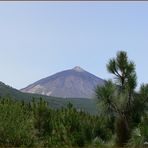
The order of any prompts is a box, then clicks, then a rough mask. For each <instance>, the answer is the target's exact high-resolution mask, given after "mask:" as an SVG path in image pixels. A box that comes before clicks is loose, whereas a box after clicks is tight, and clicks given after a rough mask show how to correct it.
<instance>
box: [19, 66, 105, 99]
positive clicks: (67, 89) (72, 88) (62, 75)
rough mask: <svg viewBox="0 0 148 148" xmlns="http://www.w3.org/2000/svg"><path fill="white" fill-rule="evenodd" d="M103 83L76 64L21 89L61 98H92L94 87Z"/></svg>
mask: <svg viewBox="0 0 148 148" xmlns="http://www.w3.org/2000/svg"><path fill="white" fill-rule="evenodd" d="M103 84H104V80H103V79H101V78H98V77H96V76H95V75H93V74H91V73H89V72H87V71H85V70H83V69H82V68H80V67H78V66H76V67H74V68H73V69H70V70H65V71H62V72H59V73H56V74H54V75H52V76H49V77H47V78H44V79H41V80H39V81H37V82H35V83H33V84H31V85H29V86H27V87H26V88H23V89H21V91H22V92H28V93H37V94H42V95H47V96H55V97H63V98H92V97H93V96H94V88H95V87H96V86H97V85H100V86H101V85H103Z"/></svg>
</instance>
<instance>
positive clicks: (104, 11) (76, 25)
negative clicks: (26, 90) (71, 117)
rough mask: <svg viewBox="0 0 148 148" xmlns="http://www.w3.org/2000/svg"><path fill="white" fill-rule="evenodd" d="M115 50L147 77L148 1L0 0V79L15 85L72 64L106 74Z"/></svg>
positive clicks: (140, 77)
mask: <svg viewBox="0 0 148 148" xmlns="http://www.w3.org/2000/svg"><path fill="white" fill-rule="evenodd" d="M118 50H125V51H127V52H128V55H129V57H130V58H131V59H132V60H134V61H135V63H136V65H137V68H136V69H137V75H138V82H139V84H140V83H143V82H145V83H146V82H147V83H148V68H147V65H148V2H0V68H1V73H0V80H1V81H3V82H4V83H6V84H9V85H10V86H13V87H15V88H17V89H20V88H22V87H25V86H26V85H28V84H30V83H33V82H35V81H36V80H38V79H41V78H43V77H47V76H49V75H51V74H54V73H56V72H59V71H61V70H65V69H70V68H73V67H74V66H76V65H79V66H81V67H82V68H84V69H85V70H87V71H89V72H91V73H93V74H95V75H96V76H99V77H101V78H103V79H108V78H112V75H110V74H108V72H107V71H106V63H107V61H108V59H109V58H111V57H114V56H115V54H116V52H117V51H118Z"/></svg>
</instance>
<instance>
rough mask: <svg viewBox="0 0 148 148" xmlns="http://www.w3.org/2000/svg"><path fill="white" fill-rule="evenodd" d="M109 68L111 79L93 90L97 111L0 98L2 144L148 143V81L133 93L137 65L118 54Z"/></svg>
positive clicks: (142, 144) (42, 145)
mask: <svg viewBox="0 0 148 148" xmlns="http://www.w3.org/2000/svg"><path fill="white" fill-rule="evenodd" d="M107 69H108V71H109V72H110V73H112V74H114V76H115V81H113V80H109V81H106V83H105V85H104V86H102V87H97V88H96V98H97V99H98V110H99V113H98V114H97V115H90V114H88V113H86V112H84V111H82V110H78V109H76V108H75V107H74V106H73V105H72V104H71V103H69V104H68V105H67V107H64V108H58V109H53V108H50V107H49V106H50V105H49V104H48V102H46V101H45V100H44V99H42V98H40V99H37V100H36V99H33V100H32V101H31V102H24V101H16V100H14V99H13V100H12V99H10V98H11V96H10V98H7V97H1V99H0V146H1V147H2V146H5V147H20V146H24V147H25V146H26V147H84V146H106V147H107V146H108V147H111V146H131V147H132V146H133V147H138V146H144V145H146V144H147V142H148V85H145V84H143V85H141V87H140V90H139V92H136V91H135V88H136V85H137V81H136V79H137V78H136V72H135V65H134V63H133V62H131V61H129V60H128V57H127V54H126V52H123V51H121V52H118V53H117V57H116V58H114V59H111V60H110V61H109V63H108V64H107Z"/></svg>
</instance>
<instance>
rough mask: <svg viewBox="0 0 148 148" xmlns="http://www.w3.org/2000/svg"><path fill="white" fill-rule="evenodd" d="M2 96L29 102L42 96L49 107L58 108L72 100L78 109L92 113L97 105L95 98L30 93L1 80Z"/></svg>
mask: <svg viewBox="0 0 148 148" xmlns="http://www.w3.org/2000/svg"><path fill="white" fill-rule="evenodd" d="M0 97H4V98H5V97H8V98H11V99H15V100H19V101H22V100H23V101H26V102H29V101H31V100H32V99H33V98H35V100H39V99H40V97H42V98H43V99H44V100H45V101H47V102H48V104H49V107H51V108H53V109H58V108H61V107H66V106H67V104H68V103H69V102H71V103H72V104H73V105H74V107H75V108H76V109H81V110H84V111H85V112H88V113H90V114H96V113H97V112H98V111H97V105H96V101H95V100H93V99H85V98H83V99H82V98H67V99H64V98H58V97H52V96H44V95H39V94H30V93H23V92H20V91H19V90H17V89H14V88H12V87H10V86H8V85H5V84H4V83H2V82H0Z"/></svg>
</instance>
